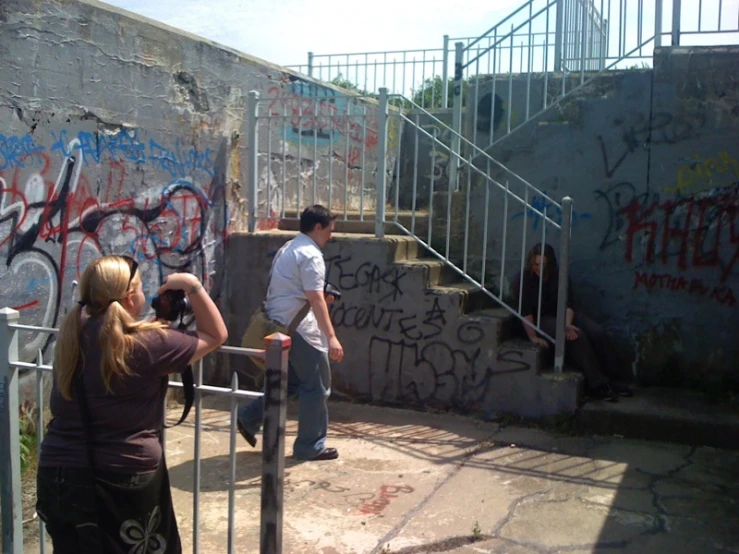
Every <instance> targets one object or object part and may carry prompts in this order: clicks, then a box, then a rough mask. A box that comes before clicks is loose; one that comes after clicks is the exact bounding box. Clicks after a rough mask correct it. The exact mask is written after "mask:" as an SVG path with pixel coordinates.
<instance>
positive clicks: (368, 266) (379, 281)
mask: <svg viewBox="0 0 739 554" xmlns="http://www.w3.org/2000/svg"><path fill="white" fill-rule="evenodd" d="M326 271H327V275H328V281H329V282H331V283H333V284H334V285H336V286H337V287H338V288H339V290H342V291H353V290H359V291H363V292H366V293H368V294H376V293H379V292H380V291H384V294H383V295H382V296H380V297H379V298H378V299H377V300H378V301H379V302H385V301H392V302H395V301H397V300H398V299H399V298H400V297H402V296H403V281H404V279H405V278H406V276H407V275H408V271H407V270H404V269H402V268H400V267H398V266H393V265H390V266H387V267H384V268H381V267H380V266H379V265H377V264H375V263H372V262H367V261H365V262H363V263H361V264H359V265H358V266H357V265H355V264H354V262H353V260H352V257H351V256H344V255H340V254H339V255H336V256H332V257H330V258H327V259H326Z"/></svg>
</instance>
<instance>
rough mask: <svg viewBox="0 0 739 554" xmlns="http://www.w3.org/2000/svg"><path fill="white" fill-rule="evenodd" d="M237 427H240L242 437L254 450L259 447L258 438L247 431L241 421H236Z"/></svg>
mask: <svg viewBox="0 0 739 554" xmlns="http://www.w3.org/2000/svg"><path fill="white" fill-rule="evenodd" d="M236 427H238V429H239V433H241V436H242V437H244V440H245V441H246V442H248V443H249V444H250V445H251V447H252V448H254V447H255V446H256V445H257V437H255V436H254V435H252V434H251V433H250V432H249V431H247V430H246V428H245V427H244V426H243V425H241V422H240V421H239V420H236Z"/></svg>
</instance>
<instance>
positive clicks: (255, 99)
mask: <svg viewBox="0 0 739 554" xmlns="http://www.w3.org/2000/svg"><path fill="white" fill-rule="evenodd" d="M258 113H259V93H258V92H257V91H256V90H252V91H249V97H248V100H247V103H246V118H247V121H248V123H247V128H248V132H249V173H248V183H247V185H248V191H249V193H248V194H249V227H248V229H249V232H250V233H253V232H254V231H256V230H257V201H258V194H257V184H258V182H259V119H258V118H257V116H258ZM267 139H268V140H269V137H267ZM267 194H269V191H268V192H267Z"/></svg>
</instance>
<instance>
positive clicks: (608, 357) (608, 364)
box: [512, 268, 631, 390]
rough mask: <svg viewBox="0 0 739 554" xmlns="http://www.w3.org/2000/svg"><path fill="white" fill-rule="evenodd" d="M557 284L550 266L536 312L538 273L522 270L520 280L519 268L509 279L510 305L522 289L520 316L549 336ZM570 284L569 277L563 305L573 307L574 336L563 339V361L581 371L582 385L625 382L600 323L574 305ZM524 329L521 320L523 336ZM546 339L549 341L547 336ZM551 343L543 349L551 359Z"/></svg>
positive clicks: (554, 322) (595, 386)
mask: <svg viewBox="0 0 739 554" xmlns="http://www.w3.org/2000/svg"><path fill="white" fill-rule="evenodd" d="M558 285H559V275H558V272H557V271H555V270H554V268H553V269H552V271H550V274H549V277H548V278H545V279H544V282H543V283H542V285H541V313H540V312H539V275H537V274H536V273H534V272H531V271H526V270H524V272H523V283H522V281H521V273H520V272H519V273H518V275H516V277H515V279H514V280H513V283H512V290H513V294H514V298H513V307H515V308H517V307H518V306H519V290H520V291H522V294H521V295H520V306H521V316H522V317H526V316H531V317H532V318H533V320H534V323H536V324H538V326H539V328H540V329H541V330H542V331H543V332H544V333H546V334H548V335H549V336H550V337H552V338H556V335H557V298H558ZM572 288H573V287H572V281H569V283H568V287H567V301H566V303H565V305H566V307H567V308H568V309H570V310H572V311H573V319H572V325H574V326H575V327H577V328H578V331H577V335H578V338H577V339H575V340H567V341H566V343H565V360H566V363H567V364H568V365H569V366H571V367H573V368H574V369H577V370H578V371H581V372H582V373H583V375H584V376H585V381H586V385H587V387H588V389H590V390H597V389H600V388H603V387H604V386H606V385H608V384H609V383H610V382H611V381H612V380H613V381H624V382H629V381H630V380H631V377H630V375H627V374H626V373H627V372H626V371H625V368H622V367H620V364H619V361H618V356H617V355H616V354H615V352H614V351H613V349H612V347H611V345H610V341H609V339H608V337H607V335H606V333H605V330H604V329H603V327H602V326H601V325H599V324H598V323H596V322H595V321H593V320H592V319H590V318H589V317H587V316H586V315H585V314H583V313H582V312H581V311H578V310H576V309H575V303H574V301H573V294H572ZM539 314H541V315H539ZM525 331H526V329H525V325H524V324H523V323H521V332H522V333H523V336H524V337H527V336H528V335H527V334H526V332H525ZM537 335H538V336H542V335H541V334H540V333H537ZM544 338H546V337H544ZM546 340H547V341H548V342H551V341H549V339H546ZM552 346H553V345H551V344H550V348H549V349H548V352H547V354H548V357H549V358H551V361H553V354H554V349H553V347H552ZM551 361H550V363H551Z"/></svg>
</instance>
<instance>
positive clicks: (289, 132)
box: [247, 87, 378, 232]
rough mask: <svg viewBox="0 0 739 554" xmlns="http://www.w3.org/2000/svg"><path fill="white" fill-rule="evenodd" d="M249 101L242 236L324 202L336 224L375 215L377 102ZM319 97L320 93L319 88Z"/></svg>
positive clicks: (349, 98) (312, 93)
mask: <svg viewBox="0 0 739 554" xmlns="http://www.w3.org/2000/svg"><path fill="white" fill-rule="evenodd" d="M320 90H321V89H320V88H319V87H314V88H310V89H306V90H303V91H300V94H295V95H293V96H285V97H267V98H262V97H260V96H259V93H257V92H254V91H252V92H250V93H249V96H248V104H247V109H248V129H249V145H248V148H249V154H248V155H249V192H248V194H249V196H248V199H249V202H248V209H249V231H250V232H254V231H255V230H258V229H268V228H273V227H274V226H275V225H276V224H277V222H278V221H279V220H280V219H291V218H292V219H296V218H298V216H299V214H300V210H301V209H302V208H304V207H306V206H308V205H312V204H323V205H325V206H327V207H329V208H331V209H332V210H333V211H334V212H335V213H337V214H338V215H339V218H340V219H342V220H348V219H351V218H358V219H359V220H360V221H364V220H365V214H366V213H369V212H374V211H375V199H376V194H375V190H374V188H375V172H376V160H375V155H376V152H377V143H378V124H377V113H378V111H377V101H376V100H375V99H374V98H373V97H372V96H370V95H340V94H330V95H328V94H326V93H325V92H323V93H320V94H318V92H319V91H320ZM323 90H324V91H325V89H323Z"/></svg>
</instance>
